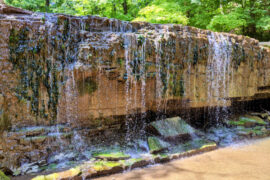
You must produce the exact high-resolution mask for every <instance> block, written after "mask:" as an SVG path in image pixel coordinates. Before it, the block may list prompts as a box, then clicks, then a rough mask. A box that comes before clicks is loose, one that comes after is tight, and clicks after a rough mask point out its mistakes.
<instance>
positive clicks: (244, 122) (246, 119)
mask: <svg viewBox="0 0 270 180" xmlns="http://www.w3.org/2000/svg"><path fill="white" fill-rule="evenodd" d="M227 123H228V124H229V125H233V126H255V125H261V126H263V125H267V123H266V122H264V121H263V120H262V119H261V118H259V117H257V116H248V115H246V116H241V117H239V119H238V121H228V122H227Z"/></svg>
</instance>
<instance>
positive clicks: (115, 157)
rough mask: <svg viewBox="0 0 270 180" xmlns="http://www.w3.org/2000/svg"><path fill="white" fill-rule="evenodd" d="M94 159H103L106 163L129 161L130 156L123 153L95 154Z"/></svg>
mask: <svg viewBox="0 0 270 180" xmlns="http://www.w3.org/2000/svg"><path fill="white" fill-rule="evenodd" d="M94 157H95V158H96V159H103V160H108V161H119V160H125V159H129V158H130V155H127V154H124V153H123V152H109V153H97V154H94Z"/></svg>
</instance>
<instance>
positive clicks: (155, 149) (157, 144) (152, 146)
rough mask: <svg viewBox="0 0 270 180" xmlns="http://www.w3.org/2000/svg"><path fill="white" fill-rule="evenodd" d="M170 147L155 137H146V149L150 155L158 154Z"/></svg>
mask: <svg viewBox="0 0 270 180" xmlns="http://www.w3.org/2000/svg"><path fill="white" fill-rule="evenodd" d="M169 146H170V144H169V143H167V142H165V141H163V140H161V139H159V138H157V137H152V136H151V137H148V147H149V150H150V153H152V154H156V153H159V152H162V151H164V150H166V149H168V147H169Z"/></svg>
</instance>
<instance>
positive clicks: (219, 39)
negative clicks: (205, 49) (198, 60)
mask: <svg viewBox="0 0 270 180" xmlns="http://www.w3.org/2000/svg"><path fill="white" fill-rule="evenodd" d="M208 41H209V54H208V60H207V67H206V69H207V76H206V78H207V79H206V81H207V83H208V90H207V92H208V95H207V101H208V103H209V106H216V107H217V109H216V110H215V118H216V122H219V121H220V119H221V118H222V113H224V114H225V115H226V113H227V108H226V107H227V106H228V105H229V104H228V101H227V100H226V98H227V97H229V91H230V87H229V83H230V77H231V76H232V72H233V68H232V63H231V62H232V57H231V54H232V43H231V41H230V38H229V37H228V36H226V35H223V34H220V33H214V32H211V34H209V35H208Z"/></svg>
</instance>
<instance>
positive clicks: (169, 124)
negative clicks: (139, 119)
mask: <svg viewBox="0 0 270 180" xmlns="http://www.w3.org/2000/svg"><path fill="white" fill-rule="evenodd" d="M148 129H149V131H150V133H153V134H156V135H159V136H161V137H162V138H164V139H166V140H171V141H175V140H186V139H189V138H190V137H191V135H192V134H194V129H193V128H192V127H191V126H190V125H188V124H187V123H186V122H185V121H184V120H182V119H181V118H180V117H174V118H168V119H165V120H160V121H155V122H152V123H150V124H149V126H148Z"/></svg>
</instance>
